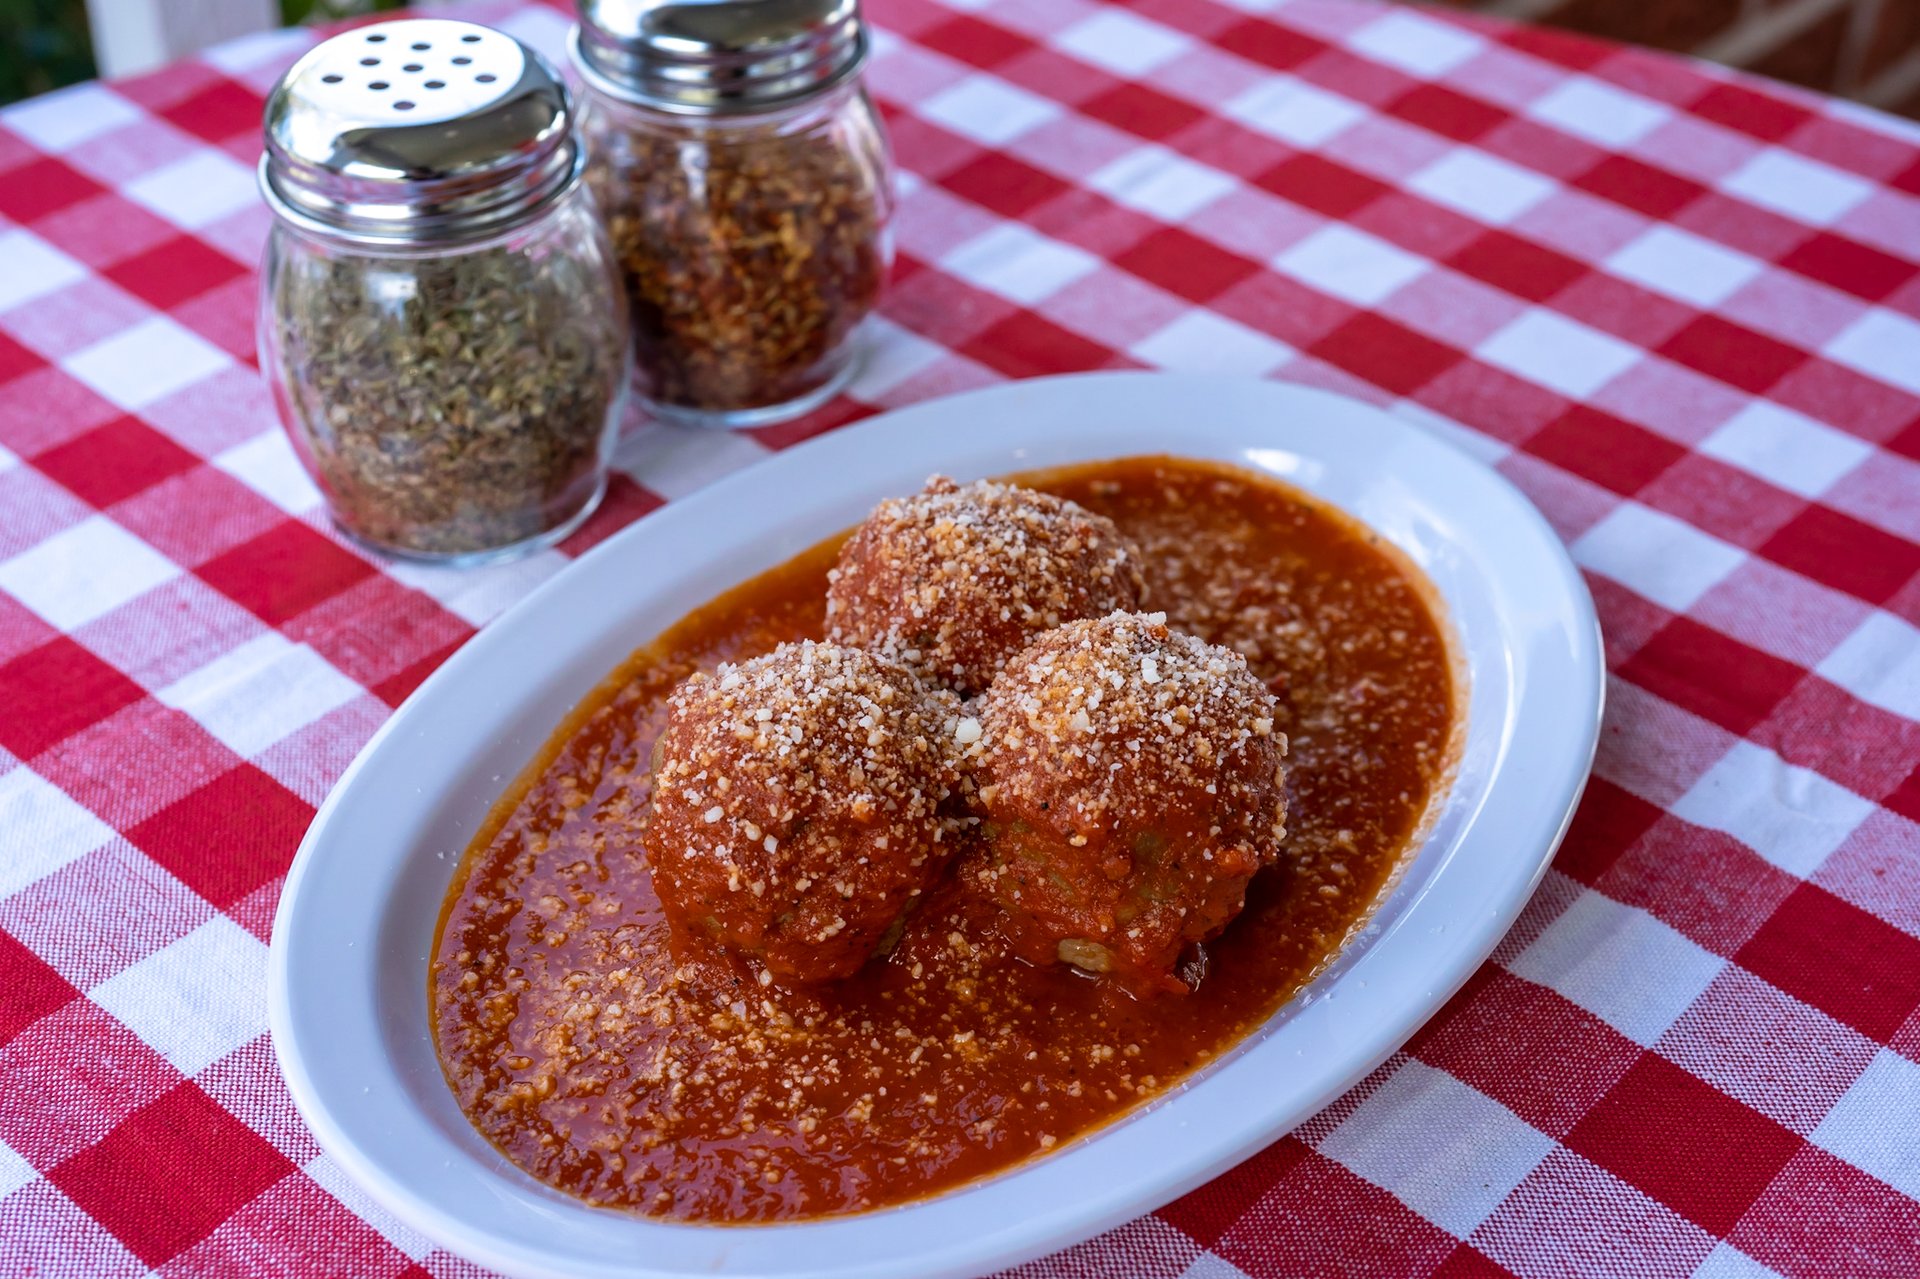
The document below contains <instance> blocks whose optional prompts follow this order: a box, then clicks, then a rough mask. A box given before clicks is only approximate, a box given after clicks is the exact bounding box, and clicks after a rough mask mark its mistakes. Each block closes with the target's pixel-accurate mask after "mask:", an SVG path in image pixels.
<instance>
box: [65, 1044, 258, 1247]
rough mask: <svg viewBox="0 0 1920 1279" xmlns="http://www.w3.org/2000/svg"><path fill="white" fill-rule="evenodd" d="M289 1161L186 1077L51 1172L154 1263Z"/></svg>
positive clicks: (197, 1235) (195, 1238) (195, 1237)
mask: <svg viewBox="0 0 1920 1279" xmlns="http://www.w3.org/2000/svg"><path fill="white" fill-rule="evenodd" d="M292 1171H293V1165H292V1164H291V1163H289V1162H288V1161H287V1158H286V1156H284V1155H282V1154H281V1153H280V1152H279V1151H277V1150H275V1149H274V1148H273V1147H272V1146H270V1145H268V1144H267V1143H266V1141H265V1140H263V1139H262V1138H261V1137H260V1136H259V1135H258V1134H257V1133H255V1132H254V1131H253V1130H252V1129H251V1128H249V1127H247V1126H246V1125H245V1124H243V1123H241V1122H240V1121H239V1120H238V1119H235V1118H234V1117H233V1116H232V1115H230V1114H228V1113H227V1112H226V1111H225V1110H222V1109H221V1108H220V1107H219V1106H218V1105H217V1104H215V1102H214V1101H213V1099H212V1098H210V1097H208V1096H207V1095H206V1093H204V1092H202V1091H200V1089H199V1088H198V1087H197V1086H196V1085H194V1084H193V1083H191V1082H185V1083H181V1084H179V1085H178V1086H176V1087H175V1088H173V1089H172V1090H171V1091H170V1092H168V1093H166V1094H165V1095H164V1096H162V1097H161V1098H160V1099H159V1100H157V1101H155V1102H153V1103H152V1104H151V1105H149V1106H146V1107H145V1108H143V1109H141V1110H140V1111H138V1112H137V1113H135V1114H134V1115H133V1116H132V1117H131V1118H129V1119H128V1120H127V1121H126V1122H125V1123H122V1124H121V1125H120V1126H119V1127H117V1128H115V1129H114V1130H113V1132H112V1133H111V1134H109V1135H108V1136H107V1138H106V1139H105V1140H104V1141H102V1142H100V1143H99V1144H98V1145H96V1146H93V1147H91V1148H90V1149H87V1150H84V1151H82V1152H80V1153H79V1154H77V1155H75V1156H74V1157H73V1158H71V1159H69V1160H67V1161H66V1162H65V1163H63V1164H61V1165H60V1166H59V1167H58V1168H55V1169H54V1170H53V1171H52V1172H51V1173H49V1174H48V1179H49V1180H50V1181H52V1182H53V1183H54V1184H55V1185H56V1186H58V1187H60V1189H61V1190H63V1191H65V1192H66V1194H67V1196H68V1198H70V1199H72V1200H73V1201H74V1202H75V1203H77V1204H79V1205H80V1206H81V1207H82V1208H84V1209H86V1210H87V1214H88V1215H89V1216H91V1217H93V1218H94V1219H95V1220H96V1221H98V1222H100V1223H101V1224H102V1225H104V1226H106V1227H107V1228H108V1229H109V1230H111V1231H113V1233H114V1234H115V1235H116V1236H118V1237H119V1239H120V1241H121V1242H122V1243H124V1244H126V1245H127V1247H128V1248H131V1249H132V1250H133V1252H134V1253H135V1254H136V1255H137V1256H138V1257H139V1258H140V1259H141V1260H142V1261H144V1262H146V1263H147V1264H148V1265H152V1266H157V1265H159V1264H160V1263H162V1262H164V1261H166V1260H167V1259H168V1258H169V1257H172V1256H174V1255H175V1254H176V1253H179V1252H181V1251H183V1250H185V1249H186V1248H189V1247H191V1246H192V1245H193V1244H195V1243H197V1242H199V1241H200V1240H201V1239H203V1238H205V1237H206V1235H207V1234H208V1232H210V1231H211V1230H212V1229H213V1228H214V1227H215V1226H218V1225H219V1224H220V1223H221V1222H222V1221H225V1220H226V1219H227V1218H228V1217H230V1216H232V1215H233V1213H234V1212H235V1211H236V1210H238V1209H239V1208H240V1207H241V1206H242V1205H243V1204H245V1203H246V1202H247V1201H248V1200H250V1199H252V1198H253V1197H254V1196H255V1195H257V1194H259V1193H260V1192H261V1191H263V1190H265V1189H266V1188H267V1187H268V1186H271V1185H272V1184H273V1183H274V1182H276V1181H278V1180H280V1179H281V1178H282V1177H284V1176H286V1175H287V1174H288V1173H290V1172H292Z"/></svg>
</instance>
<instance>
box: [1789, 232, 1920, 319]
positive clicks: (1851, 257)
mask: <svg viewBox="0 0 1920 1279" xmlns="http://www.w3.org/2000/svg"><path fill="white" fill-rule="evenodd" d="M1780 265H1781V266H1783V267H1786V268H1787V269H1788V270H1789V271H1798V272H1799V273H1800V274H1802V275H1804V276H1808V277H1810V278H1812V279H1815V280H1818V281H1820V282H1821V283H1822V284H1829V285H1832V286H1833V287H1834V288H1836V289H1839V290H1841V291H1842V292H1846V293H1851V294H1853V295H1854V296H1855V297H1861V298H1866V299H1867V300H1868V301H1870V302H1878V301H1879V300H1880V299H1882V298H1884V297H1886V296H1887V295H1888V294H1889V293H1892V292H1893V291H1894V290H1895V289H1897V288H1899V287H1900V286H1901V285H1903V284H1905V283H1906V282H1907V281H1908V280H1911V279H1912V278H1913V277H1914V276H1915V275H1920V266H1916V265H1915V264H1914V263H1912V262H1908V261H1906V260H1904V259H1902V258H1896V257H1894V256H1893V255H1892V254H1891V253H1882V252H1881V251H1880V250H1879V249H1875V248H1870V247H1868V246H1867V245H1864V244H1862V243H1860V242H1859V241H1858V240H1850V239H1848V238H1846V237H1845V236H1841V235H1835V234H1833V233H1832V232H1831V231H1822V232H1821V233H1820V234H1818V235H1816V236H1814V237H1813V238H1812V239H1810V240H1807V241H1806V242H1805V243H1803V244H1801V245H1800V246H1799V247H1798V248H1796V249H1794V250H1793V252H1791V253H1789V254H1787V256H1786V257H1784V258H1781V259H1780Z"/></svg>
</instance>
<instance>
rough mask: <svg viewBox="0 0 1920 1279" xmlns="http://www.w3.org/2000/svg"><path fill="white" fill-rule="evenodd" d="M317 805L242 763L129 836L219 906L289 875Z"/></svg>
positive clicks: (184, 881) (143, 849) (145, 823)
mask: <svg viewBox="0 0 1920 1279" xmlns="http://www.w3.org/2000/svg"><path fill="white" fill-rule="evenodd" d="M312 820H313V806H312V805H310V804H308V803H307V802H306V801H305V800H303V799H301V798H300V797H299V796H298V795H295V794H294V793H293V792H292V791H290V790H288V789H287V788H286V787H284V786H282V785H281V784H280V783H279V782H277V781H275V780H274V779H273V778H271V777H269V776H268V775H267V774H266V773H264V772H262V771H260V770H259V769H258V768H256V767H254V766H253V765H252V764H239V765H237V766H235V767H233V768H231V769H228V770H227V771H226V772H225V773H222V774H221V775H220V776H219V777H217V778H215V779H214V780H213V781H211V782H208V783H207V784H206V785H205V786H202V787H201V788H200V789H198V790H196V791H193V792H192V793H191V794H188V795H187V796H185V797H184V798H182V799H179V800H176V801H175V802H174V803H172V804H170V805H168V806H167V807H166V808H163V809H161V810H160V811H159V812H158V813H155V814H154V815H153V816H152V817H149V818H147V819H146V820H145V821H143V822H141V823H140V824H139V825H137V826H134V827H133V828H132V829H130V830H129V831H127V838H128V839H130V840H132V841H133V843H134V845H135V846H136V847H138V848H139V849H140V850H141V851H142V852H144V853H146V854H147V856H149V857H151V858H153V860H154V861H156V862H159V863H160V864H161V865H162V866H164V867H166V868H167V869H168V870H169V871H171V872H172V873H173V874H174V875H175V876H176V877H177V878H179V879H180V880H181V882H183V883H185V884H186V886H187V887H189V888H191V889H193V891H195V892H196V893H199V894H200V895H201V896H202V897H204V898H206V899H207V900H208V901H210V902H212V903H213V904H214V905H215V906H227V905H229V904H231V903H233V902H236V901H238V900H239V899H240V898H242V897H245V896H246V895H247V894H248V893H250V892H252V891H253V890H254V889H256V888H258V887H259V886H260V885H262V884H264V883H266V882H267V881H268V880H271V879H273V878H275V877H276V876H279V875H283V874H285V873H286V870H287V867H288V865H290V864H291V863H292V861H293V853H294V850H295V849H296V848H297V847H298V846H299V844H300V837H301V836H302V835H304V834H306V831H307V824H308V823H309V822H311V821H312Z"/></svg>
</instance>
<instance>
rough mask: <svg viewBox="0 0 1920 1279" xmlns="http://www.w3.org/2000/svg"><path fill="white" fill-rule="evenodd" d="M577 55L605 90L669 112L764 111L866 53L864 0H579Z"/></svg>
mask: <svg viewBox="0 0 1920 1279" xmlns="http://www.w3.org/2000/svg"><path fill="white" fill-rule="evenodd" d="M572 48H573V56H574V61H575V62H576V63H577V64H578V66H579V68H580V73H581V75H582V76H584V77H585V78H586V80H587V82H588V83H590V84H592V85H593V86H594V87H595V88H597V89H599V90H600V91H602V92H603V93H608V94H611V95H612V96H614V97H617V98H623V99H626V100H628V101H631V102H638V103H642V104H644V105H647V106H651V107H655V108H657V109H659V110H663V111H672V112H678V113H682V114H700V115H721V114H729V113H738V112H746V111H765V110H769V109H773V108H777V107H782V106H787V105H790V104H793V103H796V102H800V101H803V100H805V99H806V98H809V97H812V96H813V95H814V94H817V93H822V92H824V91H826V90H827V89H830V88H832V87H833V86H835V85H837V84H840V83H842V82H844V81H845V80H847V79H848V78H850V77H851V76H852V75H853V74H854V73H855V72H857V71H858V70H859V69H860V64H861V63H862V62H863V61H865V60H866V55H867V32H866V25H865V23H863V22H862V21H861V17H860V5H859V0H580V23H579V25H578V26H577V27H575V28H574V33H573V45H572Z"/></svg>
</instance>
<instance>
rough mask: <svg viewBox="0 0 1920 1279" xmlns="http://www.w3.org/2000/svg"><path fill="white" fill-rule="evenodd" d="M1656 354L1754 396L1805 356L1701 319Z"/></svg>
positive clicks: (1759, 336) (1737, 328)
mask: <svg viewBox="0 0 1920 1279" xmlns="http://www.w3.org/2000/svg"><path fill="white" fill-rule="evenodd" d="M1659 350H1660V354H1662V355H1664V356H1666V357H1667V358H1668V359H1670V360H1673V361H1674V362H1676V363H1678V364H1684V365H1685V366H1686V367H1688V368H1690V369H1693V370H1695V371H1696V372H1700V373H1705V374H1708V375H1710V376H1712V377H1717V378H1719V379H1720V380H1721V381H1722V382H1727V383H1730V384H1732V385H1734V386H1737V387H1739V388H1740V389H1741V390H1743V391H1751V392H1753V393H1754V394H1755V395H1758V394H1760V393H1761V392H1762V391H1765V390H1766V389H1767V388H1768V387H1770V386H1772V385H1773V384H1774V383H1775V382H1778V381H1779V380H1780V379H1781V378H1783V377H1785V376H1786V375H1787V374H1789V373H1791V372H1792V371H1793V370H1794V369H1795V368H1797V367H1799V366H1800V364H1801V363H1803V362H1804V361H1805V360H1806V359H1807V358H1808V356H1807V353H1806V352H1805V351H1802V350H1801V349H1799V348H1798V347H1793V346H1788V345H1787V344H1786V343H1785V342H1776V341H1775V340H1774V339H1772V338H1770V337H1767V336H1766V335H1764V334H1761V333H1756V332H1754V331H1753V330H1752V329H1749V328H1746V327H1744V326H1742V325H1738V324H1734V323H1731V322H1730V321H1727V320H1723V319H1721V318H1720V317H1719V316H1717V315H1703V316H1701V317H1700V318H1699V319H1697V320H1695V321H1694V322H1693V323H1692V324H1689V325H1688V326H1687V327H1686V328H1684V329H1681V330H1680V331H1679V332H1678V333H1676V334H1674V335H1673V336H1672V337H1670V338H1668V339H1667V340H1666V341H1665V342H1664V343H1662V344H1661V346H1660V348H1659Z"/></svg>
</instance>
